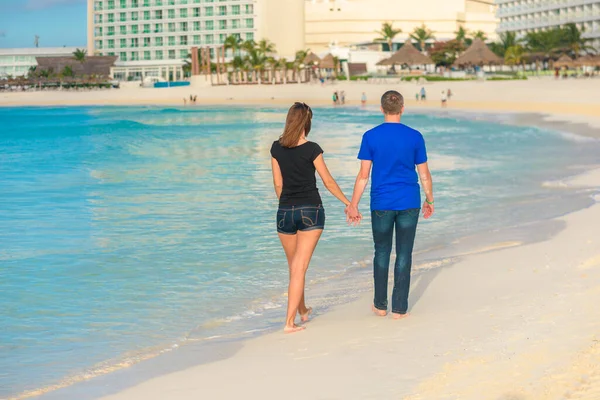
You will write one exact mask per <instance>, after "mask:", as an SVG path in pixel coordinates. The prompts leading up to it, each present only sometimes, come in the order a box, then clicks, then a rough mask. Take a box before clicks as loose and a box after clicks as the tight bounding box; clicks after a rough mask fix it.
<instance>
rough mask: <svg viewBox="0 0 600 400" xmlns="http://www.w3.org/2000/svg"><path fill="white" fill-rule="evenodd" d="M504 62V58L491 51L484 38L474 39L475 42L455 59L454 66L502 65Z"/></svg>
mask: <svg viewBox="0 0 600 400" xmlns="http://www.w3.org/2000/svg"><path fill="white" fill-rule="evenodd" d="M502 63H503V60H502V58H500V57H499V56H497V55H496V54H495V53H494V52H493V51H491V50H490V49H489V48H488V47H487V45H486V44H485V43H484V41H483V40H481V39H473V44H471V46H469V48H468V49H467V50H465V51H464V53H462V54H461V55H460V56H459V57H458V58H457V59H456V61H454V66H457V67H463V66H484V65H501V64H502Z"/></svg>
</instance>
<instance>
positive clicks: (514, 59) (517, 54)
mask: <svg viewBox="0 0 600 400" xmlns="http://www.w3.org/2000/svg"><path fill="white" fill-rule="evenodd" d="M524 54H525V49H524V48H523V46H521V45H519V44H517V45H514V46H511V47H509V48H508V49H506V53H505V54H504V62H505V63H506V64H507V65H511V66H513V65H520V64H522V63H523V56H524Z"/></svg>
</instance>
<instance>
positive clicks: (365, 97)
mask: <svg viewBox="0 0 600 400" xmlns="http://www.w3.org/2000/svg"><path fill="white" fill-rule="evenodd" d="M360 104H362V106H363V107H365V106H366V105H367V94H366V93H365V92H363V93H362V96H360Z"/></svg>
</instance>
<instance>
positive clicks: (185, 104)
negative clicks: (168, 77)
mask: <svg viewBox="0 0 600 400" xmlns="http://www.w3.org/2000/svg"><path fill="white" fill-rule="evenodd" d="M183 105H184V106H187V99H186V98H185V97H184V98H183Z"/></svg>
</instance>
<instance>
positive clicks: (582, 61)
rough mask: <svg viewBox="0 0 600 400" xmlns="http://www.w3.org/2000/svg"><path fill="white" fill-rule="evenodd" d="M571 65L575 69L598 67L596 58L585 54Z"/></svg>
mask: <svg viewBox="0 0 600 400" xmlns="http://www.w3.org/2000/svg"><path fill="white" fill-rule="evenodd" d="M573 64H574V65H575V66H577V67H595V66H597V65H598V60H597V57H592V56H591V55H589V54H587V55H585V56H582V57H579V58H578V59H576V60H575V61H574V62H573Z"/></svg>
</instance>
